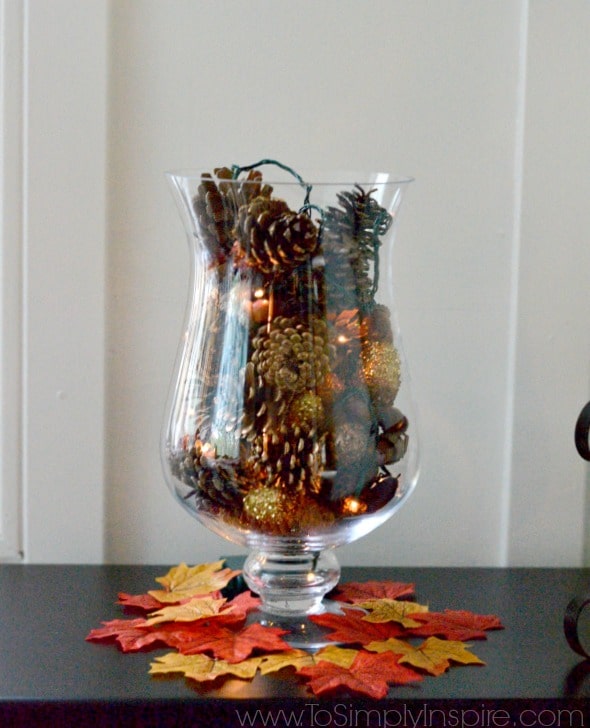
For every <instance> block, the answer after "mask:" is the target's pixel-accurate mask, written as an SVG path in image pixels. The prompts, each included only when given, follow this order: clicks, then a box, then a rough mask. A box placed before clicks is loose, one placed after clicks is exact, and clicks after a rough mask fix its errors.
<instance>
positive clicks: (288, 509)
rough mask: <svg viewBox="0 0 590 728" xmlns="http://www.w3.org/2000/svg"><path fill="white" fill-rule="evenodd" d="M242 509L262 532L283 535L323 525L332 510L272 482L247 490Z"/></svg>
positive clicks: (326, 523) (249, 521)
mask: <svg viewBox="0 0 590 728" xmlns="http://www.w3.org/2000/svg"><path fill="white" fill-rule="evenodd" d="M243 512H244V516H245V518H246V521H247V522H248V523H250V524H251V525H253V526H254V527H256V528H258V529H260V530H261V531H263V532H264V533H268V534H274V535H284V536H286V535H294V534H298V533H299V534H300V533H302V532H304V531H307V530H309V529H311V528H314V527H315V528H317V527H321V526H326V525H328V524H330V523H331V522H332V521H333V520H334V514H333V513H332V511H330V510H329V509H328V508H326V507H323V506H321V505H320V504H319V503H318V502H317V501H315V500H313V499H311V498H309V497H308V496H306V495H305V493H291V492H289V491H287V490H284V489H282V488H277V487H273V486H261V487H258V488H256V489H254V490H251V491H250V492H249V493H248V494H247V495H246V496H245V498H244V503H243Z"/></svg>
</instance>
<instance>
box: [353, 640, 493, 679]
mask: <svg viewBox="0 0 590 728" xmlns="http://www.w3.org/2000/svg"><path fill="white" fill-rule="evenodd" d="M366 649H367V650H369V651H371V652H388V651H389V652H393V653H394V654H396V655H402V657H400V659H399V662H400V663H403V662H405V663H406V664H409V665H412V667H417V668H418V669H419V670H424V671H425V672H428V673H430V674H431V675H441V674H442V673H443V672H445V671H446V670H447V669H448V668H449V667H450V664H451V662H460V663H461V664H463V665H483V664H485V663H484V662H482V660H480V659H479V657H477V655H474V654H473V652H469V650H468V649H467V645H466V644H465V643H464V642H459V641H456V640H441V639H439V638H438V637H429V638H428V639H427V640H425V641H424V642H423V643H422V644H421V645H419V646H418V647H414V646H413V645H411V644H409V642H405V641H404V640H398V639H395V638H393V637H390V638H389V639H388V640H384V641H382V642H381V641H375V642H370V643H369V644H368V645H366Z"/></svg>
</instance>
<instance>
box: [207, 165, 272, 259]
mask: <svg viewBox="0 0 590 728" xmlns="http://www.w3.org/2000/svg"><path fill="white" fill-rule="evenodd" d="M213 172H214V175H215V177H213V176H212V175H210V174H208V173H204V174H202V175H201V184H200V185H199V187H198V189H197V194H196V195H195V197H194V198H193V209H194V211H195V215H196V216H197V221H198V224H199V229H200V232H201V235H202V237H203V241H204V243H205V245H206V246H207V248H208V249H209V251H210V252H211V253H212V254H213V256H214V257H215V258H223V257H225V256H226V255H228V254H229V253H230V251H231V249H232V246H233V243H234V227H235V224H236V218H237V211H238V209H239V207H240V205H243V204H247V203H248V202H250V200H252V199H254V198H255V197H261V198H262V199H268V198H269V197H270V194H271V192H272V187H270V186H268V185H264V186H263V185H262V174H261V173H260V172H258V171H256V170H252V171H250V172H249V174H248V176H247V178H246V179H245V180H243V181H242V182H237V181H236V180H234V179H233V174H232V171H231V169H229V168H228V167H218V168H216V169H215V170H214V171H213Z"/></svg>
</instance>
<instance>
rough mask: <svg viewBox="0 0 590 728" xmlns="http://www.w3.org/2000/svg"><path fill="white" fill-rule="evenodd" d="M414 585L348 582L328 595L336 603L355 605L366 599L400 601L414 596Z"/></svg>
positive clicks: (391, 582) (385, 582)
mask: <svg viewBox="0 0 590 728" xmlns="http://www.w3.org/2000/svg"><path fill="white" fill-rule="evenodd" d="M414 591H415V585H414V584H405V583H403V582H400V581H365V582H361V581H349V582H345V583H344V584H339V585H338V586H337V587H336V589H335V590H334V591H333V592H332V593H331V594H330V599H335V600H336V601H338V602H350V603H351V604H357V603H358V602H365V601H367V600H368V599H402V598H403V597H412V596H414Z"/></svg>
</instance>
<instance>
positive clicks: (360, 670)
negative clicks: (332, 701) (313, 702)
mask: <svg viewBox="0 0 590 728" xmlns="http://www.w3.org/2000/svg"><path fill="white" fill-rule="evenodd" d="M398 660H399V655H394V654H393V653H392V652H382V653H380V654H375V653H370V652H367V651H366V650H361V651H360V652H359V653H358V655H357V656H356V657H355V658H354V661H353V663H352V665H351V666H350V667H348V668H347V667H342V666H341V665H336V664H335V663H333V662H327V661H326V660H320V661H319V662H318V663H317V664H315V665H313V666H311V667H303V668H301V669H300V670H298V672H297V674H298V675H302V676H303V677H306V678H310V681H309V687H310V688H311V690H312V691H313V693H314V694H315V695H323V694H324V693H330V692H333V691H335V690H338V689H339V688H348V689H349V690H351V691H353V692H355V693H361V694H363V695H368V696H369V697H370V698H376V699H379V698H384V697H385V696H386V695H387V693H388V690H389V687H388V686H389V684H391V683H394V684H397V685H403V684H405V683H408V682H413V681H419V680H422V676H421V675H419V674H418V673H417V672H414V670H411V669H410V668H407V667H404V666H403V665H400V664H399V662H398Z"/></svg>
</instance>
